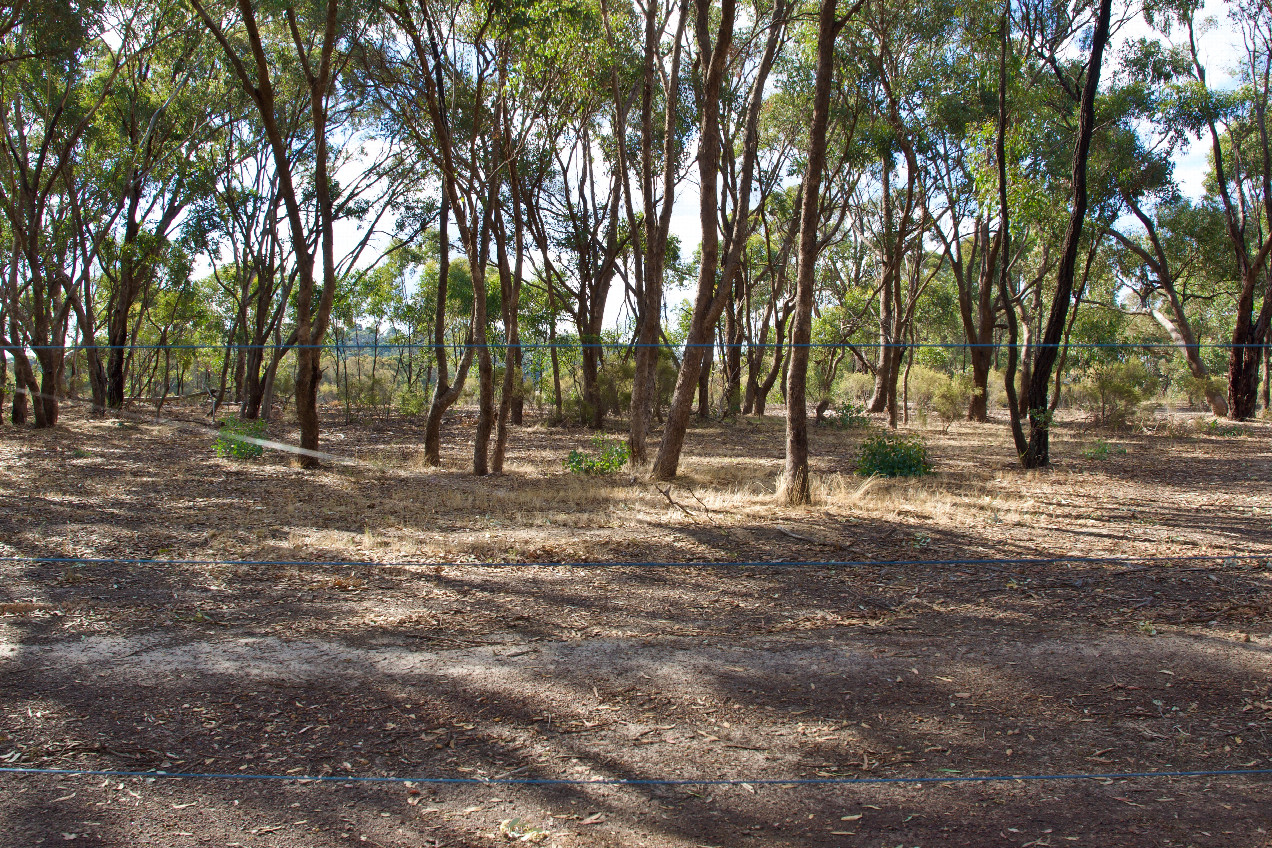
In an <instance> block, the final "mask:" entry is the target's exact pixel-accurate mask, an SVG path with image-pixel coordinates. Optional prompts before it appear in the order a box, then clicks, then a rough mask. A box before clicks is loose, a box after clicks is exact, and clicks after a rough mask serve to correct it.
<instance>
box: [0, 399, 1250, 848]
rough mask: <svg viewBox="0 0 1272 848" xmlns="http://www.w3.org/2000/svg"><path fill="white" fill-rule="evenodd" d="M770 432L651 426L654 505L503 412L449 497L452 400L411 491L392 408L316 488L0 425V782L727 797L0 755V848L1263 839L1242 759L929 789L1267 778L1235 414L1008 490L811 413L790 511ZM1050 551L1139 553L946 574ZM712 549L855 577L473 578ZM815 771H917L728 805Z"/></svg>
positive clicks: (670, 557) (111, 429) (412, 459)
mask: <svg viewBox="0 0 1272 848" xmlns="http://www.w3.org/2000/svg"><path fill="white" fill-rule="evenodd" d="M186 414H187V416H188V417H190V418H194V417H196V416H197V411H196V410H189V411H187V413H186ZM782 427H783V423H782V422H781V421H780V420H779V419H775V418H769V419H765V420H762V421H753V420H740V421H733V422H730V423H726V424H718V423H716V424H711V425H709V426H702V427H699V428H697V429H695V430H693V431H691V433H690V438H689V441H688V443H687V447H686V456H687V461H686V462H685V464H684V471H685V475H684V477H683V479H682V480H681V481H678V482H677V483H676V484H675V486H673V487H672V488H671V489H670V491H668V492H666V493H665V494H664V492H663V491H659V490H658V489H657V488H655V487H654V486H652V485H651V484H649V483H648V482H645V481H643V480H641V479H639V478H635V477H632V476H631V475H617V476H612V477H607V478H579V477H575V476H573V475H571V474H569V473H568V472H566V471H565V470H564V469H563V467H562V460H563V459H564V457H565V455H566V454H567V453H568V451H569V450H570V449H571V448H574V447H586V446H587V444H588V442H589V440H590V438H591V434H588V433H585V432H582V431H571V430H559V429H550V428H546V427H543V426H529V427H526V428H520V429H517V430H516V431H515V433H514V436H513V442H512V445H511V453H510V457H511V461H510V463H509V468H508V473H507V474H505V475H502V476H497V477H492V478H487V479H475V478H473V477H471V476H470V475H467V474H465V473H464V472H463V468H464V467H465V466H466V460H467V455H468V451H469V450H470V439H471V433H472V429H471V420H470V419H468V418H466V417H465V416H463V415H456V416H454V417H453V419H452V420H451V421H450V423H449V424H448V425H447V428H446V430H445V433H444V444H445V445H446V446H447V449H448V451H447V453H446V455H445V466H446V467H445V468H444V469H443V470H433V469H428V468H425V467H423V466H422V465H421V464H420V463H419V461H418V459H417V453H418V450H419V446H420V443H421V442H422V435H423V434H422V430H421V429H420V428H419V427H418V426H417V425H416V424H415V423H413V422H410V421H404V420H398V419H395V420H392V421H384V420H380V419H375V420H369V421H367V422H364V423H361V424H353V425H346V424H345V423H344V422H343V418H338V417H335V416H334V415H333V417H332V418H331V419H330V421H329V427H328V429H327V430H326V431H325V432H324V440H323V447H324V449H325V450H329V451H331V452H332V453H333V454H336V455H339V456H342V457H345V458H348V459H349V460H352V461H351V462H349V463H345V464H331V465H329V467H328V468H326V469H324V470H321V471H302V470H300V469H298V468H295V467H293V465H292V464H290V463H289V461H288V459H287V458H286V457H285V456H283V455H279V454H267V455H266V457H265V458H264V459H262V460H257V461H252V462H241V461H232V460H226V459H218V458H215V457H213V455H212V452H211V449H210V444H211V440H212V439H211V435H210V434H209V433H208V432H207V431H206V430H203V429H200V428H198V427H193V426H186V425H182V424H173V423H170V422H169V423H147V422H138V421H93V422H85V421H78V420H68V421H67V422H66V423H65V424H64V425H61V426H59V427H58V428H57V429H56V430H54V431H52V432H35V431H31V430H15V429H13V428H11V427H5V428H0V503H3V504H4V507H3V511H2V512H0V556H9V557H28V558H38V559H39V561H34V562H33V561H29V560H27V561H16V562H5V563H0V574H2V575H3V581H2V582H0V766H11V767H12V766H26V767H47V768H94V769H118V770H140V771H145V770H163V771H169V772H177V771H182V772H217V773H232V774H271V775H310V776H312V775H330V776H337V777H346V776H348V777H353V776H359V777H368V776H412V775H417V776H437V777H459V778H463V777H470V778H505V777H511V778H534V777H547V778H553V777H564V778H575V779H582V780H588V779H593V778H611V777H618V778H685V779H699V778H736V779H741V780H744V781H747V785H738V786H692V785H688V786H658V785H640V784H638V785H620V786H614V785H598V784H590V785H589V784H576V785H566V786H561V785H555V786H533V785H532V786H516V785H506V784H488V785H476V786H474V785H463V786H436V785H428V784H419V785H415V786H406V785H402V784H367V783H355V782H344V781H342V782H337V783H331V782H326V783H315V782H307V783H306V782H297V781H290V780H289V781H270V782H250V781H228V780H218V781H212V780H153V779H146V778H139V779H127V778H113V779H107V778H103V777H85V776H80V777H64V776H48V775H39V776H37V775H26V776H19V775H11V774H3V775H0V846H6V848H7V846H24V848H25V846H30V845H38V844H48V845H52V844H64V843H66V844H71V845H101V846H106V845H109V846H133V845H153V846H193V845H218V846H219V845H230V846H232V845H242V846H286V847H287V848H301V846H363V845H372V846H439V845H452V846H493V845H497V844H513V842H512V838H515V836H516V834H523V835H524V836H525V837H526V842H527V843H529V842H530V841H532V840H535V839H538V840H540V841H539V842H538V844H541V845H555V846H561V848H566V847H567V846H657V847H658V848H662V846H667V848H670V847H671V846H677V848H679V847H680V846H686V847H687V846H705V845H712V846H770V845H783V846H829V845H853V846H856V845H861V846H888V848H892V846H898V845H901V846H906V848H909V847H910V846H916V845H917V846H945V845H950V846H955V845H975V846H1069V845H1090V846H1158V845H1199V846H1201V845H1206V846H1262V848H1267V846H1272V835H1269V834H1270V832H1272V777H1269V776H1241V777H1234V776H1228V777H1201V778H1151V779H1121V778H1118V779H1111V778H1105V779H1086V780H1057V781H1033V782H1017V781H1012V782H1000V783H952V782H949V779H950V778H953V777H958V776H976V775H1019V774H1071V773H1125V772H1142V771H1177V770H1207V771H1209V770H1222V769H1243V768H1244V769H1267V768H1272V736H1270V733H1272V674H1270V672H1272V637H1270V635H1269V631H1270V629H1272V606H1270V604H1272V426H1269V425H1268V424H1248V425H1243V429H1242V435H1238V436H1228V437H1223V436H1212V435H1204V434H1196V433H1186V434H1184V435H1180V433H1181V432H1183V431H1184V430H1183V428H1174V430H1172V431H1171V432H1173V433H1174V435H1170V434H1168V433H1167V431H1166V428H1163V429H1162V431H1161V432H1159V433H1158V434H1155V435H1149V434H1143V433H1140V434H1136V435H1111V434H1096V433H1091V432H1085V431H1083V430H1082V429H1081V428H1080V427H1078V426H1077V425H1076V424H1072V423H1071V424H1066V425H1064V426H1063V427H1061V429H1060V432H1059V434H1058V439H1057V443H1056V445H1055V448H1054V451H1055V457H1056V467H1055V468H1054V469H1053V470H1051V471H1048V472H1045V473H1026V472H1023V471H1020V470H1019V469H1018V468H1017V467H1016V464H1015V462H1014V460H1013V457H1012V456H1011V452H1010V447H1009V444H1008V440H1007V437H1006V433H1005V430H1004V427H1003V426H1002V425H1001V424H994V425H984V426H975V425H957V426H956V427H955V428H954V429H953V430H952V431H951V432H950V433H948V434H941V433H940V432H939V431H937V430H932V431H928V432H926V434H925V435H926V437H927V439H928V441H929V443H930V444H931V446H932V449H933V455H934V459H935V465H936V473H935V474H934V475H932V476H931V477H928V478H926V479H924V480H922V481H917V482H915V481H909V482H887V481H871V482H868V483H866V482H863V481H862V480H861V479H860V478H854V477H853V476H852V470H853V456H854V453H855V447H856V445H857V444H858V443H859V441H860V440H861V438H862V434H861V433H852V432H847V433H845V432H841V431H837V430H834V429H832V428H829V427H825V428H818V429H817V430H816V431H815V432H814V433H813V452H814V454H815V456H816V460H815V463H816V467H815V471H816V473H817V475H818V486H819V502H818V503H817V504H816V505H814V506H812V507H809V508H805V509H796V510H784V509H778V508H775V507H774V506H773V505H772V504H773V496H772V493H773V487H774V481H775V478H776V476H777V473H778V471H779V470H780V467H781V462H782V459H781V457H782V450H783V440H782V439H783V436H782V432H783V431H782ZM271 437H272V438H277V439H280V440H283V441H295V439H296V434H295V433H294V432H293V431H290V430H289V429H288V428H287V427H286V426H283V425H276V426H275V427H274V428H272V429H271ZM1093 449H1094V450H1093ZM1087 454H1091V456H1088V455H1087ZM664 488H665V487H664ZM1212 555H1216V556H1223V557H1232V558H1231V559H1227V560H1224V559H1210V560H1196V559H1190V558H1192V557H1199V556H1212ZM1075 556H1086V557H1097V556H1109V557H1158V558H1161V557H1165V558H1170V559H1168V560H1164V561H1155V562H1147V563H1125V562H1122V563H1118V564H1114V563H1104V564H1101V563H1072V562H1069V563H1065V562H1054V561H1049V562H1043V563H1025V564H1016V565H1013V564H1004V563H985V562H962V563H959V564H948V563H950V562H951V561H954V560H963V561H967V560H985V559H1002V558H1042V559H1047V558H1055V557H1075ZM77 557H80V558H103V559H109V560H111V562H108V563H93V564H86V563H82V562H75V561H67V560H74V558H77ZM144 558H155V559H161V560H174V559H186V560H207V561H215V563H211V564H210V563H202V564H199V563H187V564H162V565H156V564H138V563H131V564H130V563H128V562H124V561H122V560H129V559H144ZM749 560H763V561H773V560H787V561H808V560H815V561H837V562H845V561H853V562H859V563H872V564H858V565H852V566H816V567H809V566H800V567H785V568H783V567H766V568H748V567H741V566H736V565H733V566H729V565H694V566H691V567H678V568H658V567H650V566H640V565H635V564H626V565H612V566H601V565H596V566H591V567H577V568H567V567H560V566H553V565H519V566H515V567H502V568H501V567H498V566H497V565H491V563H500V562H504V563H507V562H518V563H526V562H529V563H552V562H563V561H568V562H574V561H590V562H608V563H639V562H681V563H683V562H694V563H705V562H728V561H732V562H739V561H749ZM245 561H254V562H260V563H264V564H243V563H244V562H245ZM899 561H940V562H943V563H946V564H910V565H900V564H895V563H897V562H899ZM282 563H305V564H300V565H297V564H282ZM367 563H375V564H374V565H371V564H367ZM433 563H448V564H445V565H437V564H433ZM817 777H865V778H875V777H921V778H925V780H923V781H922V782H918V783H909V784H854V785H847V786H845V785H801V786H767V785H763V784H760V783H757V782H752V781H760V780H765V779H782V778H817ZM943 779H944V780H943ZM509 822H510V824H507V825H505V827H504V830H505V831H507V833H501V832H500V826H501V823H509Z"/></svg>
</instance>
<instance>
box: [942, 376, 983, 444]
mask: <svg viewBox="0 0 1272 848" xmlns="http://www.w3.org/2000/svg"><path fill="white" fill-rule="evenodd" d="M976 393H977V389H976V387H975V386H974V385H973V384H972V378H971V377H968V376H965V375H963V374H955V375H953V376H951V377H946V378H945V379H944V380H943V381H942V382H941V384H940V385H939V386H937V388H936V393H935V394H934V395H933V397H932V411H933V412H935V413H936V416H937V417H938V418H940V419H941V423H942V424H944V425H945V428H944V429H945V430H947V431H948V430H949V429H950V425H951V424H953V423H954V422H955V421H958V420H960V419H962V418H964V417H966V415H967V407H968V405H970V404H971V402H972V398H973V397H974V396H975V395H976Z"/></svg>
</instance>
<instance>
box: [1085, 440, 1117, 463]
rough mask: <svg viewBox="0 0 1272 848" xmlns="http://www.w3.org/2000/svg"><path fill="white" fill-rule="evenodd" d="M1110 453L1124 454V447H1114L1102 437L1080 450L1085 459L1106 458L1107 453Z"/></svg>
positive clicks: (1107, 456)
mask: <svg viewBox="0 0 1272 848" xmlns="http://www.w3.org/2000/svg"><path fill="white" fill-rule="evenodd" d="M1111 453H1116V454H1121V455H1123V456H1125V455H1126V448H1123V447H1119V448H1114V447H1113V446H1111V445H1110V444H1109V443H1108V442H1106V441H1104V440H1103V439H1097V440H1096V442H1095V444H1093V445H1091V447H1089V448H1087V449H1085V450H1084V451H1082V455H1083V456H1085V457H1086V458H1087V459H1095V460H1101V459H1108V458H1109V454H1111Z"/></svg>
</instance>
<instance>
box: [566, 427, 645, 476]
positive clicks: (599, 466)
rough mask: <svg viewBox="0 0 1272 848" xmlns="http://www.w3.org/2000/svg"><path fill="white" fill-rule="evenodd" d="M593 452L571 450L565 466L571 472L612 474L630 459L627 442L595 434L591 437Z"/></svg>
mask: <svg viewBox="0 0 1272 848" xmlns="http://www.w3.org/2000/svg"><path fill="white" fill-rule="evenodd" d="M592 449H593V452H588V451H581V450H572V451H570V455H569V456H567V457H566V458H565V467H566V469H568V470H569V471H570V472H571V473H572V474H613V473H614V472H616V471H621V470H622V469H623V466H625V465H627V462H628V460H630V459H631V453H630V452H629V450H628V447H627V442H625V441H623V440H622V439H607V438H605V437H604V436H597V437H596V438H594V439H592Z"/></svg>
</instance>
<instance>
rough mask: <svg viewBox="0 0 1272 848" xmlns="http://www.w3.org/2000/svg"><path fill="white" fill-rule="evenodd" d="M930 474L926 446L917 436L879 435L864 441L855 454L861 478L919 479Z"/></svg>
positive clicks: (930, 466)
mask: <svg viewBox="0 0 1272 848" xmlns="http://www.w3.org/2000/svg"><path fill="white" fill-rule="evenodd" d="M931 471H932V463H931V460H930V459H929V457H928V449H927V445H925V444H924V443H923V440H922V439H920V438H919V437H918V436H902V435H899V434H895V433H880V434H878V435H877V436H872V437H871V438H869V439H866V441H865V442H863V443H862V445H861V451H860V452H859V453H858V454H857V473H858V474H860V475H861V476H863V477H922V476H923V475H925V474H929V473H931Z"/></svg>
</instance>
